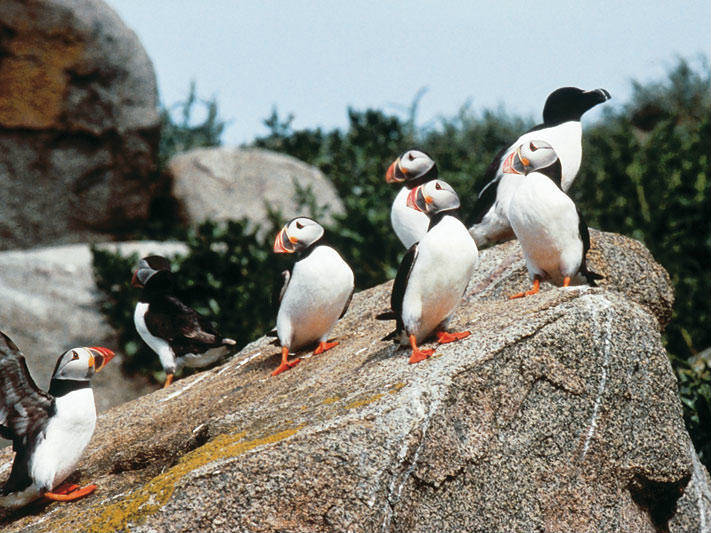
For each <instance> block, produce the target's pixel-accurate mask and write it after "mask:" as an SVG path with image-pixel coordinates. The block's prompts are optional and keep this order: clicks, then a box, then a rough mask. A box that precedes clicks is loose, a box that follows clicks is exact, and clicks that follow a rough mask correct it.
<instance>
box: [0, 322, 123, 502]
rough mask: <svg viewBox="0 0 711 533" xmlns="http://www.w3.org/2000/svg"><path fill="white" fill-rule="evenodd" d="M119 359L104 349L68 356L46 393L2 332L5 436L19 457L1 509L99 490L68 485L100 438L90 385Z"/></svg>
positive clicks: (0, 406)
mask: <svg viewBox="0 0 711 533" xmlns="http://www.w3.org/2000/svg"><path fill="white" fill-rule="evenodd" d="M113 356H114V353H113V352H112V351H111V350H109V349H108V348H103V347H99V346H93V347H90V348H74V349H72V350H69V351H67V352H65V353H63V354H62V355H61V356H60V357H59V359H58V360H57V364H56V365H55V367H54V372H53V373H52V380H51V382H50V385H49V391H48V392H44V391H42V390H40V389H39V388H38V387H37V385H36V384H35V382H34V380H33V379H32V376H30V373H29V371H28V370H27V364H26V363H25V358H24V356H23V355H22V352H20V350H19V349H18V348H17V346H16V345H15V343H14V342H12V341H11V340H10V338H9V337H8V336H7V335H5V334H4V333H2V332H0V435H2V436H3V437H4V438H6V439H9V440H12V449H13V450H14V452H15V459H14V461H13V463H12V470H11V471H10V477H9V478H8V480H7V481H6V482H5V484H4V485H3V486H2V488H0V506H2V507H8V508H14V507H21V506H23V505H25V504H27V503H29V502H31V501H33V500H36V499H37V498H39V497H41V496H44V497H45V498H49V499H51V500H57V501H70V500H76V499H77V498H81V497H82V496H86V495H87V494H90V493H92V492H93V491H94V490H95V489H96V485H87V486H86V487H79V486H78V485H70V484H62V482H63V481H64V480H65V479H66V478H67V477H68V476H69V474H71V473H72V472H73V471H74V467H75V466H76V464H77V463H78V462H79V460H80V459H81V456H82V454H83V453H84V449H85V448H86V446H87V444H89V440H90V439H91V436H92V435H93V434H94V427H95V426H96V409H95V407H94V393H93V392H92V390H91V383H90V380H91V378H92V377H93V376H94V374H95V373H96V372H98V371H99V370H101V369H102V368H103V367H104V366H106V363H108V362H109V361H110V360H111V358H112V357H113Z"/></svg>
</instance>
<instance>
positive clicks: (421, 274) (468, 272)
mask: <svg viewBox="0 0 711 533" xmlns="http://www.w3.org/2000/svg"><path fill="white" fill-rule="evenodd" d="M478 261H479V251H478V250H477V247H476V244H475V243H474V240H473V239H472V238H471V236H470V235H469V232H468V231H467V229H466V228H465V227H464V225H463V224H462V223H461V222H460V221H459V220H457V219H456V218H454V217H451V216H445V217H444V218H443V219H442V220H441V221H440V222H439V223H438V224H436V225H435V226H434V227H433V228H432V229H431V230H430V231H428V232H427V234H426V235H425V236H424V237H423V238H422V240H421V241H420V243H419V245H418V251H417V257H416V259H415V264H414V265H413V266H412V270H411V271H410V277H409V278H408V281H407V286H406V289H405V294H404V297H403V302H402V319H403V324H404V325H405V333H406V334H408V335H409V334H412V335H415V337H416V339H417V342H418V343H419V342H421V341H422V340H424V339H425V338H426V337H427V336H429V335H430V334H431V333H432V332H433V331H434V330H435V328H436V327H437V326H438V325H439V324H441V323H442V322H444V321H445V320H446V319H448V318H449V316H450V315H451V314H452V312H453V311H454V309H455V308H456V307H457V305H458V304H459V302H460V301H461V299H462V295H463V294H464V291H465V290H466V288H467V285H468V284H469V280H470V279H471V277H472V275H473V274H474V270H475V269H476V266H477V264H478Z"/></svg>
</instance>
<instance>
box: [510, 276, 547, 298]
mask: <svg viewBox="0 0 711 533" xmlns="http://www.w3.org/2000/svg"><path fill="white" fill-rule="evenodd" d="M540 288H541V280H539V279H538V278H536V279H534V280H533V287H531V290H528V291H526V292H519V293H516V294H514V295H512V296H509V300H513V299H515V298H523V297H524V296H533V295H534V294H536V293H537V292H538V291H539V290H540Z"/></svg>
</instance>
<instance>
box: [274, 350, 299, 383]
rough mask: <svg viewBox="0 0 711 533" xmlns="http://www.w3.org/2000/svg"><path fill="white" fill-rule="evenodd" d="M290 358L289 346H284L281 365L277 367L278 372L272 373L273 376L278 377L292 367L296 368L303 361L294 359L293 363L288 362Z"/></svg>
mask: <svg viewBox="0 0 711 533" xmlns="http://www.w3.org/2000/svg"><path fill="white" fill-rule="evenodd" d="M288 357H289V347H288V346H282V347H281V364H280V365H279V366H278V367H277V369H276V370H274V371H273V372H272V376H276V375H277V374H281V373H282V372H284V371H285V370H289V369H290V368H292V367H295V366H296V365H298V364H299V363H300V362H301V359H294V360H293V361H287V358H288Z"/></svg>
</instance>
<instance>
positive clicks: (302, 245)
mask: <svg viewBox="0 0 711 533" xmlns="http://www.w3.org/2000/svg"><path fill="white" fill-rule="evenodd" d="M323 234H324V230H323V227H321V225H320V224H319V223H318V222H316V221H315V220H312V219H310V218H307V217H298V218H295V219H293V220H291V221H289V222H288V223H287V224H286V225H285V226H284V227H283V228H282V229H281V231H279V233H277V236H276V238H275V239H274V252H275V253H277V254H293V253H295V254H296V255H297V260H296V263H294V266H293V267H292V269H291V272H290V271H288V270H285V271H284V272H282V277H283V278H284V284H283V286H282V288H281V291H279V294H278V295H275V299H274V303H275V307H276V306H277V305H278V312H277V321H276V322H277V324H276V330H277V336H278V338H279V343H280V344H281V364H280V365H279V367H278V368H277V369H276V370H274V371H273V372H272V376H276V375H277V374H281V373H282V372H284V371H285V370H288V369H290V368H291V367H293V366H295V365H297V364H298V363H299V362H300V361H301V360H300V359H294V360H292V361H287V358H288V357H289V351H290V350H298V349H299V348H303V347H305V346H308V345H310V344H315V343H316V342H318V346H317V347H316V350H315V351H314V355H318V354H320V353H323V352H325V351H326V350H330V349H331V348H333V347H334V346H337V345H338V342H327V340H328V333H329V332H330V331H331V329H332V328H333V326H334V325H335V324H336V322H337V321H338V319H339V318H341V317H342V316H343V315H344V314H345V313H346V311H347V310H348V306H349V304H350V303H351V298H352V297H353V290H354V284H353V279H354V278H353V271H352V270H351V267H349V266H348V263H346V262H345V261H344V260H343V258H342V257H341V256H340V255H339V253H338V252H337V251H336V250H334V249H333V248H331V247H330V246H327V245H326V244H325V243H324V242H323V239H322V238H323Z"/></svg>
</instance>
